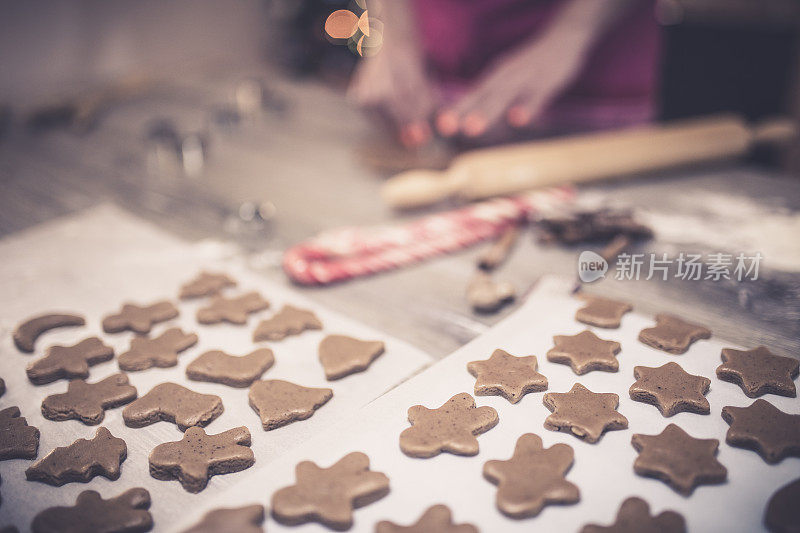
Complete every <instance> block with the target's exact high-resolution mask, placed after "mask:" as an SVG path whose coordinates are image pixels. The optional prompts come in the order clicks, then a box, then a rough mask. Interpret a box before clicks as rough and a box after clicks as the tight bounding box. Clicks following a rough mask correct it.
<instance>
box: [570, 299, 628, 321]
mask: <svg viewBox="0 0 800 533" xmlns="http://www.w3.org/2000/svg"><path fill="white" fill-rule="evenodd" d="M578 298H580V299H581V300H583V301H584V302H586V303H585V305H584V306H583V307H581V308H580V309H578V311H577V312H576V313H575V320H577V321H578V322H582V323H584V324H588V325H590V326H595V327H598V328H609V329H612V328H618V327H619V325H620V322H622V317H623V315H625V313H629V312H630V311H632V310H633V306H632V305H631V304H629V303H627V302H620V301H617V300H611V299H609V298H601V297H599V296H592V295H589V294H579V295H578Z"/></svg>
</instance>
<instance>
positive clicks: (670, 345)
mask: <svg viewBox="0 0 800 533" xmlns="http://www.w3.org/2000/svg"><path fill="white" fill-rule="evenodd" d="M709 338H711V330H709V329H708V328H706V327H705V326H700V325H698V324H692V323H691V322H687V321H685V320H683V319H681V318H678V317H676V316H674V315H667V314H661V315H656V325H655V326H654V327H652V328H645V329H643V330H642V331H640V332H639V341H640V342H642V343H644V344H646V345H648V346H652V347H653V348H656V349H658V350H663V351H665V352H667V353H671V354H675V355H680V354H682V353H686V351H687V350H688V349H689V346H691V344H692V343H693V342H694V341H696V340H699V339H709Z"/></svg>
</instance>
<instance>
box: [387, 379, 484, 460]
mask: <svg viewBox="0 0 800 533" xmlns="http://www.w3.org/2000/svg"><path fill="white" fill-rule="evenodd" d="M408 421H409V422H410V423H411V427H410V428H407V429H404V430H403V432H402V433H400V449H401V450H402V451H403V453H404V454H406V455H408V456H409V457H420V458H428V457H435V456H436V455H439V454H440V453H442V452H450V453H452V454H455V455H477V453H478V439H477V438H476V436H477V435H480V434H481V433H485V432H487V431H489V430H490V429H492V428H493V427H495V426H496V425H497V422H498V421H499V418H498V416H497V411H495V410H494V409H493V408H492V407H488V406H484V407H475V399H474V398H473V397H472V396H470V395H469V394H467V393H466V392H462V393H460V394H456V395H455V396H453V397H452V398H450V399H449V400H447V401H446V402H445V403H444V404H443V405H442V406H441V407H439V408H437V409H428V408H427V407H424V406H422V405H415V406H413V407H411V408H409V410H408Z"/></svg>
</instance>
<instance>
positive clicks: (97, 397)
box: [42, 373, 137, 426]
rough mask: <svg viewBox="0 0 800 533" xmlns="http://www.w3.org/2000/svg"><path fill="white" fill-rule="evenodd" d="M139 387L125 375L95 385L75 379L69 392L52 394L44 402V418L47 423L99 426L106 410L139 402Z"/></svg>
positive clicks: (120, 374)
mask: <svg viewBox="0 0 800 533" xmlns="http://www.w3.org/2000/svg"><path fill="white" fill-rule="evenodd" d="M136 396H137V392H136V387H134V386H133V385H131V384H130V383H128V376H126V375H125V374H123V373H119V374H113V375H111V376H108V377H107V378H105V379H103V380H100V381H98V382H95V383H86V382H85V381H84V380H82V379H74V380H72V381H70V382H69V385H67V392H64V393H61V394H51V395H50V396H48V397H47V398H45V399H44V401H43V402H42V415H43V416H44V417H45V418H46V419H48V420H55V421H62V420H80V421H81V422H83V423H84V424H86V425H89V426H91V425H95V424H99V423H100V422H102V421H103V418H105V410H106V409H112V408H114V407H119V406H121V405H125V404H126V403H130V402H132V401H133V400H135V399H136Z"/></svg>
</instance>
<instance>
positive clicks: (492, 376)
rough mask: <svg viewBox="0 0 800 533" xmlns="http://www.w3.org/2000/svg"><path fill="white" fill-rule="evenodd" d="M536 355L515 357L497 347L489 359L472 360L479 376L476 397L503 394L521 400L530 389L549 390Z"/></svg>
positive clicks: (470, 365)
mask: <svg viewBox="0 0 800 533" xmlns="http://www.w3.org/2000/svg"><path fill="white" fill-rule="evenodd" d="M537 366H538V365H537V362H536V356H534V355H528V356H526V357H515V356H513V355H511V354H509V353H508V352H506V351H504V350H495V351H494V352H493V353H492V356H491V357H489V359H486V360H485V361H472V362H470V363H468V364H467V370H468V371H469V373H470V374H472V375H473V376H474V377H475V378H476V381H475V395H476V396H502V397H503V398H505V399H506V400H508V401H509V402H511V403H517V402H519V401H520V400H521V399H522V397H523V396H525V395H526V394H528V393H529V392H541V391H543V390H546V389H547V378H546V377H544V376H543V375H541V374H540V373H539V372H537V371H536V368H537Z"/></svg>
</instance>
